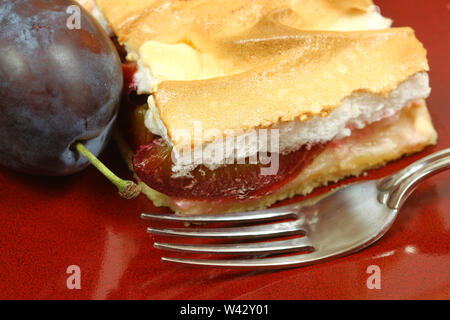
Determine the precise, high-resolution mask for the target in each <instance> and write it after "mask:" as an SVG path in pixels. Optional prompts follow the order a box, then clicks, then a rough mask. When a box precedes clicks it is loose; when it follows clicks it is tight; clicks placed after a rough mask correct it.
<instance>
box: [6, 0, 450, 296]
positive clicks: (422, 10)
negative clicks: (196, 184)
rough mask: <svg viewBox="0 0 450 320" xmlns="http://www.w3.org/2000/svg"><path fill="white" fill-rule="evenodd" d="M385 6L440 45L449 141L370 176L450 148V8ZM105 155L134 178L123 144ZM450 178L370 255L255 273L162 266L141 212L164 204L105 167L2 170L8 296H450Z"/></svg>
mask: <svg viewBox="0 0 450 320" xmlns="http://www.w3.org/2000/svg"><path fill="white" fill-rule="evenodd" d="M377 4H378V5H379V6H380V7H381V8H382V12H383V13H384V15H386V16H388V17H392V18H393V19H394V21H395V25H396V26H404V25H410V26H412V27H413V28H414V29H415V30H416V33H417V36H418V38H419V39H420V40H421V41H422V42H423V43H424V45H425V47H426V48H427V49H428V53H429V61H430V65H431V72H430V75H431V81H432V87H433V92H432V95H431V97H430V98H429V100H428V104H429V107H430V111H431V113H432V116H433V119H434V124H435V126H436V128H437V130H438V131H439V134H440V139H439V144H438V145H437V146H435V147H431V148H428V149H426V150H425V151H424V152H422V153H421V154H418V155H415V156H412V157H408V158H405V159H403V160H400V161H397V162H395V163H392V164H390V165H388V166H387V167H385V168H383V169H380V170H376V171H373V172H370V173H369V175H368V176H367V177H365V178H364V179H369V178H377V177H381V176H383V175H387V174H389V173H392V172H394V171H396V170H398V169H400V168H402V167H404V166H406V165H407V164H409V163H411V162H413V161H414V160H417V159H419V158H420V157H423V156H425V155H427V154H429V153H431V152H434V151H437V150H439V149H443V148H446V147H449V146H450V144H449V138H450V129H449V128H450V126H449V117H450V107H449V103H450V73H449V71H450V68H449V58H448V57H449V55H450V22H449V21H450V4H449V3H448V1H447V0H432V1H419V0H416V1H411V0H396V1H388V0H385V1H381V0H379V1H378V2H377ZM103 160H104V161H105V162H106V163H107V165H108V166H110V167H112V168H113V169H114V170H115V171H118V172H120V173H121V174H122V175H127V174H128V173H127V170H126V168H125V166H124V164H123V163H122V161H121V160H120V157H119V155H118V151H117V149H116V147H115V145H114V143H111V145H110V146H109V147H108V149H107V150H106V152H105V153H104V154H103ZM449 178H450V174H449V173H448V172H447V173H443V174H441V175H438V176H435V177H434V178H432V179H430V180H428V181H427V182H425V183H424V184H422V185H421V186H420V187H419V189H418V190H417V191H416V192H415V193H414V195H413V196H412V198H410V199H409V200H408V202H407V203H406V204H405V206H404V207H403V208H402V210H401V212H400V215H399V218H398V220H397V221H396V222H395V224H394V226H393V227H392V229H391V230H390V231H389V232H388V233H387V234H386V235H385V236H384V237H383V238H382V239H381V240H380V241H379V242H377V243H376V244H374V245H373V246H371V247H369V248H367V249H366V250H364V251H362V252H360V253H357V254H353V255H351V256H347V257H344V258H340V259H337V260H333V261H330V262H326V263H322V264H318V265H313V266H307V267H303V268H297V269H290V270H283V271H270V272H261V271H258V272H256V271H253V272H249V271H239V270H220V269H198V268H189V267H182V266H177V265H172V264H166V263H162V262H160V258H161V255H162V253H161V252H160V251H158V250H156V249H154V248H153V241H154V240H155V239H154V238H152V237H151V236H149V235H147V234H146V232H145V228H146V223H145V222H144V221H142V220H140V218H139V215H140V213H141V212H161V211H163V210H161V209H155V208H154V207H153V206H152V204H151V203H150V201H148V200H147V199H146V198H144V197H143V196H140V197H139V198H138V199H137V200H133V201H127V200H122V199H121V198H119V197H118V196H117V195H116V191H115V189H114V187H113V186H111V185H110V184H109V183H108V182H107V181H106V180H105V179H104V178H103V177H102V176H101V175H100V174H99V173H98V172H96V170H95V169H93V168H89V169H88V170H86V171H85V172H83V173H81V174H78V175H75V176H72V177H66V178H36V177H29V176H25V175H20V174H17V173H14V172H11V171H8V170H6V169H0V185H1V186H2V188H1V192H0V208H1V219H0V298H3V299H380V298H384V299H449V298H450V277H449V267H450V255H449V243H450V215H449V210H450V196H449V195H450V179H449ZM353 180H355V179H353ZM323 191H326V188H324V189H322V190H319V191H318V192H323ZM368 214H370V213H368ZM158 240H162V239H161V238H159V239H158ZM71 265H77V266H79V267H80V271H81V289H79V290H77V289H73V290H70V289H68V287H67V278H68V277H69V276H70V275H69V274H67V273H66V271H67V268H68V267H69V266H71ZM372 265H376V266H378V267H379V268H380V269H379V270H380V284H381V288H380V289H369V288H368V287H367V279H368V277H369V276H370V274H368V273H367V270H368V267H369V266H372Z"/></svg>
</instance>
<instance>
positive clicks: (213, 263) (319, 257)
mask: <svg viewBox="0 0 450 320" xmlns="http://www.w3.org/2000/svg"><path fill="white" fill-rule="evenodd" d="M344 255H346V254H344V253H342V254H339V255H335V256H333V258H337V257H339V256H344ZM331 258H332V256H329V255H328V256H327V255H324V254H323V253H320V252H318V251H313V252H312V253H308V254H297V255H292V256H287V257H277V258H261V259H234V260H209V259H184V258H168V257H162V258H161V260H162V261H164V262H172V263H178V264H184V265H190V266H196V267H216V268H233V269H252V270H257V269H264V270H265V269H285V268H293V267H300V266H306V265H310V264H314V263H318V262H324V261H327V260H330V259H331Z"/></svg>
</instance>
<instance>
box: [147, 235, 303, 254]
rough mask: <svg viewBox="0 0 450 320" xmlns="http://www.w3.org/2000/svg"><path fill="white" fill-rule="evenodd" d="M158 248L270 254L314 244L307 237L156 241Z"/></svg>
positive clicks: (200, 251)
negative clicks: (223, 241)
mask: <svg viewBox="0 0 450 320" xmlns="http://www.w3.org/2000/svg"><path fill="white" fill-rule="evenodd" d="M154 247H155V248H157V249H163V250H170V251H176V252H187V253H219V254H268V253H282V252H292V251H303V250H311V249H312V245H311V243H310V242H309V240H308V238H307V237H301V238H295V239H290V240H281V241H270V242H257V243H245V244H243V243H241V244H237V243H232V244H231V243H230V244H213V245H205V244H175V243H160V242H155V244H154Z"/></svg>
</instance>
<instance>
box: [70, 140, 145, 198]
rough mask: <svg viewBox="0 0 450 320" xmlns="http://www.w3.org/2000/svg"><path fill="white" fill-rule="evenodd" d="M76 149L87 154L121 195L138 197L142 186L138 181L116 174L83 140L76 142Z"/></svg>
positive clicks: (84, 154)
mask: <svg viewBox="0 0 450 320" xmlns="http://www.w3.org/2000/svg"><path fill="white" fill-rule="evenodd" d="M75 147H76V149H77V150H78V151H79V152H80V153H81V154H82V155H83V156H85V157H86V158H87V159H88V160H89V162H90V163H91V164H92V165H93V166H94V167H96V168H97V169H98V170H99V171H100V172H101V173H102V174H103V175H104V176H105V177H106V178H107V179H108V180H109V181H111V182H112V183H113V184H114V185H115V186H116V187H117V188H118V189H119V194H120V196H121V197H123V198H125V199H133V198H136V197H137V196H138V195H139V194H140V193H141V190H140V187H139V185H137V184H136V183H134V182H133V181H130V180H123V179H121V178H119V177H118V176H116V175H115V174H114V173H113V172H112V171H111V170H109V169H108V167H106V166H105V165H104V164H103V163H102V162H101V161H100V160H99V159H98V158H97V157H96V156H95V155H93V154H92V152H90V151H89V149H88V148H86V147H85V146H84V144H82V143H81V142H77V143H75Z"/></svg>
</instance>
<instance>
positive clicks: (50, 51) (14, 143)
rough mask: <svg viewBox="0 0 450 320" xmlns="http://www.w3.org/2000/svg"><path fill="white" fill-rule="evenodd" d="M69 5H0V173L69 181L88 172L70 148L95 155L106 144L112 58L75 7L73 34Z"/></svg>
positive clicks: (115, 61) (114, 99) (108, 44)
mask: <svg viewBox="0 0 450 320" xmlns="http://www.w3.org/2000/svg"><path fill="white" fill-rule="evenodd" d="M73 5H76V3H75V2H73V1H69V0H14V1H0V165H4V166H6V167H8V168H11V169H13V170H17V171H20V172H25V173H30V174H37V175H49V176H53V175H67V174H72V173H75V172H78V171H81V170H82V169H84V168H85V167H86V166H87V165H88V164H89V163H88V161H87V159H85V158H84V157H83V156H82V155H80V154H79V153H78V152H77V151H76V150H75V148H73V144H74V143H75V142H78V141H82V142H83V143H84V144H85V145H86V147H87V148H88V149H90V150H91V152H92V153H93V154H95V155H98V154H99V153H100V152H101V151H102V149H103V148H104V146H105V144H106V143H107V141H108V139H109V137H110V134H111V129H112V126H113V123H114V121H115V119H116V117H117V113H118V107H119V104H120V97H121V91H122V86H123V79H122V69H121V63H120V58H119V56H118V54H117V51H116V49H115V47H114V45H113V43H112V41H111V40H110V39H109V38H108V36H107V35H106V33H105V32H104V31H103V29H102V28H101V27H100V26H99V25H98V23H97V22H96V21H95V19H94V18H92V17H91V15H90V14H89V13H87V12H86V11H84V9H81V8H80V7H78V8H79V9H80V10H79V12H80V16H79V18H80V19H79V22H80V23H79V27H80V28H78V27H77V26H76V25H75V28H74V24H73V21H72V20H71V14H74V12H75V14H76V13H77V12H76V11H73V10H72V11H71V10H70V9H69V7H70V6H73ZM71 8H76V7H71ZM73 17H75V16H73ZM73 17H72V18H73ZM76 18H77V17H76Z"/></svg>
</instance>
